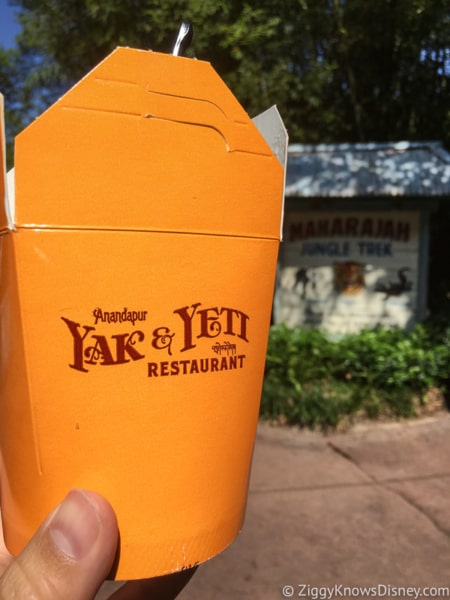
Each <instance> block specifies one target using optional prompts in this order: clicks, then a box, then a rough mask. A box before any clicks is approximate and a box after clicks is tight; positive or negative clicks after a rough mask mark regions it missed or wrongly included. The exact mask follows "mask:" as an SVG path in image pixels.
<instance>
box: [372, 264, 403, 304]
mask: <svg viewBox="0 0 450 600" xmlns="http://www.w3.org/2000/svg"><path fill="white" fill-rule="evenodd" d="M410 270H411V269H410V268H409V267H402V268H401V269H399V270H398V271H397V277H398V281H388V282H387V283H385V282H383V281H379V282H378V283H377V284H376V286H375V291H376V292H381V293H383V294H385V296H384V300H387V299H388V298H391V297H392V296H401V295H402V294H403V293H405V292H410V291H411V290H412V281H409V280H408V278H407V277H406V275H405V273H406V272H407V271H410Z"/></svg>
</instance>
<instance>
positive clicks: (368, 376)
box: [261, 325, 450, 429]
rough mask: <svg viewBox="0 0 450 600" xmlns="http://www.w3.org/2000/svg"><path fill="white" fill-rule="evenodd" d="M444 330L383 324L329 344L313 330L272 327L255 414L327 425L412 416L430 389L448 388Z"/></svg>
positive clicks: (449, 352)
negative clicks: (356, 419)
mask: <svg viewBox="0 0 450 600" xmlns="http://www.w3.org/2000/svg"><path fill="white" fill-rule="evenodd" d="M449 373H450V328H448V329H447V330H444V331H443V332H441V333H439V332H438V331H437V330H435V329H433V328H432V327H428V326H424V325H418V326H416V328H415V329H414V330H413V331H411V332H409V333H405V332H403V331H400V330H385V329H381V328H377V329H372V330H364V331H362V332H361V333H359V334H357V335H349V336H346V337H344V338H342V339H341V340H339V341H334V342H333V341H331V340H330V339H329V338H327V337H326V335H324V334H323V333H321V332H320V331H318V330H314V329H307V328H299V329H289V328H288V327H287V326H285V325H277V326H274V327H272V328H271V332H270V337H269V345H268V351H267V361H266V370H265V379H264V386H263V394H262V401H261V416H262V417H263V418H268V419H280V418H281V419H282V420H283V421H285V422H287V423H298V424H300V425H302V426H306V427H312V428H315V427H320V428H322V429H327V428H330V427H336V426H337V425H338V424H339V423H340V422H341V421H342V420H343V419H351V418H352V417H354V416H355V415H357V414H363V415H365V416H367V417H369V418H377V417H379V416H381V415H389V416H393V417H412V416H414V415H415V414H416V412H417V405H418V402H419V404H420V402H423V401H424V398H425V394H426V392H427V391H428V390H429V389H430V388H433V387H438V388H441V389H443V391H444V392H447V393H448V389H447V386H448V385H449V379H448V378H449Z"/></svg>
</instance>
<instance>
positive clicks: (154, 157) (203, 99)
mask: <svg viewBox="0 0 450 600" xmlns="http://www.w3.org/2000/svg"><path fill="white" fill-rule="evenodd" d="M169 74H170V76H169ZM168 157H170V160H168ZM180 179H182V180H183V182H184V188H183V189H182V193H180V186H179V181H180ZM283 180H284V171H283V168H282V166H281V165H280V163H279V161H278V160H277V158H276V157H275V155H274V153H273V152H272V150H271V149H270V147H269V146H268V144H267V143H266V141H265V140H264V138H263V136H262V135H261V134H260V132H259V131H258V128H257V127H256V126H255V125H254V123H253V122H252V121H251V119H250V117H249V116H248V115H247V114H246V113H245V111H244V110H243V109H242V107H241V106H240V104H239V102H238V101H237V100H236V98H235V97H234V96H233V94H232V93H231V91H230V90H229V89H228V88H227V86H226V85H225V84H224V82H223V81H222V80H221V79H220V77H219V76H218V75H217V73H216V72H215V71H214V69H213V68H212V67H211V65H210V64H209V63H206V62H203V61H198V60H192V59H187V58H181V57H175V56H172V55H167V54H159V53H155V52H149V51H141V50H134V49H130V48H117V49H116V50H115V51H114V52H112V53H111V54H110V55H109V56H108V57H107V58H106V59H105V60H104V61H103V62H102V63H100V65H98V66H97V67H96V68H94V69H93V71H91V72H90V73H89V74H88V75H87V76H86V77H84V78H83V79H82V80H81V81H80V82H79V83H78V84H77V85H76V86H74V88H72V89H71V90H70V91H69V92H67V94H65V95H64V96H63V97H62V98H61V99H60V100H59V101H58V102H56V103H55V104H54V105H53V106H52V107H51V108H50V109H48V110H47V111H46V112H45V113H43V114H42V115H41V116H40V117H39V118H38V119H36V120H35V121H34V122H33V123H32V124H31V125H30V126H29V127H27V128H26V129H25V130H24V131H23V132H22V133H21V134H19V136H18V137H17V140H16V198H17V206H16V211H15V212H16V222H15V224H16V226H17V227H36V226H39V227H51V228H61V227H64V228H66V227H69V228H90V229H92V228H96V229H98V228H110V229H121V230H151V231H172V232H189V233H211V234H217V235H220V234H224V235H236V236H245V237H249V236H250V237H261V238H270V239H279V237H280V222H281V215H282V198H280V190H281V189H282V188H283V184H282V182H283ZM152 189H157V190H158V196H157V197H154V196H153V195H152V193H151V192H152Z"/></svg>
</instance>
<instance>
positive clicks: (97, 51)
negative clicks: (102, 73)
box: [0, 0, 450, 145]
mask: <svg viewBox="0 0 450 600" xmlns="http://www.w3.org/2000/svg"><path fill="white" fill-rule="evenodd" d="M10 2H11V4H12V5H13V6H15V8H16V10H17V13H18V16H19V20H20V24H21V26H22V30H21V32H20V34H19V37H18V41H19V52H18V56H17V57H16V59H15V61H14V70H15V74H14V77H15V80H16V81H18V82H20V85H19V86H18V88H17V90H18V97H16V100H17V101H14V106H13V107H11V110H14V111H15V112H16V114H17V115H19V117H20V118H21V119H22V122H23V123H26V122H27V121H29V120H30V119H32V118H33V117H34V116H35V115H36V114H39V113H40V112H41V111H42V109H43V108H44V107H45V106H46V105H48V103H49V102H51V101H53V100H55V99H56V98H57V97H58V96H59V95H60V94H61V92H62V91H64V90H65V89H67V88H68V87H69V86H70V85H71V84H73V83H75V82H76V81H77V80H78V79H79V78H80V77H81V76H83V75H84V74H85V73H86V72H87V71H89V70H90V69H91V68H92V67H93V66H94V65H95V64H97V63H98V62H99V61H100V60H102V59H103V58H104V57H105V56H106V55H107V54H108V53H109V52H110V51H111V50H112V49H113V48H115V47H116V46H117V45H128V46H132V47H139V48H151V49H153V50H156V51H160V52H170V51H171V49H172V47H173V44H174V41H175V38H176V34H177V30H178V27H179V25H180V23H181V21H183V20H189V21H191V22H192V23H193V24H194V41H193V45H192V48H191V50H190V51H189V52H188V55H190V56H193V55H195V56H196V57H197V58H199V59H202V60H208V61H210V62H211V63H212V65H213V66H214V67H215V69H216V70H217V71H218V72H219V74H220V75H221V76H222V77H223V78H224V79H225V81H226V82H227V83H228V85H229V86H230V87H231V89H232V90H233V91H234V93H235V94H236V96H237V98H238V99H239V100H240V102H241V103H242V104H243V106H244V107H245V108H246V110H247V111H248V113H249V114H251V115H254V114H256V113H258V112H260V111H261V110H263V109H265V108H267V107H268V106H270V105H271V104H277V105H278V107H279V109H280V112H281V114H282V115H283V118H284V120H285V122H286V125H287V127H288V130H289V133H290V139H291V141H292V142H304V143H322V142H340V141H345V142H355V141H364V140H370V141H389V140H398V139H411V140H415V139H440V140H442V141H444V143H446V144H447V145H450V97H449V94H448V84H449V77H450V70H449V55H448V52H449V50H448V28H449V24H450V12H449V10H448V8H449V4H448V2H449V0H396V1H393V0H379V1H378V2H369V3H368V2H366V1H365V0H278V1H276V2H274V1H273V0H270V1H269V0H260V1H259V2H258V3H250V2H248V0H222V2H216V1H215V0H202V1H200V0H166V1H165V2H160V1H159V0H102V1H100V0H46V1H45V2H42V0H10ZM3 86H4V81H3V78H2V79H0V89H1V88H2V87H3Z"/></svg>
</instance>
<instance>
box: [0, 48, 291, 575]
mask: <svg viewBox="0 0 450 600" xmlns="http://www.w3.org/2000/svg"><path fill="white" fill-rule="evenodd" d="M278 141H279V140H278ZM15 152H16V155H15V199H11V198H10V201H9V205H8V206H9V208H8V210H7V211H5V214H4V215H3V217H2V222H1V223H0V227H1V235H0V256H1V371H0V375H1V377H0V396H1V404H0V441H1V450H2V461H3V469H2V480H1V491H2V497H1V501H2V511H3V524H4V529H5V535H6V543H7V546H8V548H9V549H10V550H11V552H13V553H17V552H19V551H20V550H21V549H22V548H23V546H24V544H25V543H26V542H27V540H29V538H30V537H31V536H32V534H33V533H34V531H35V530H36V528H37V527H38V525H39V524H40V522H41V521H42V519H43V518H44V517H45V515H46V514H47V513H48V512H49V511H50V510H51V508H52V507H53V506H55V504H56V503H58V502H59V501H60V500H61V499H62V498H63V497H64V495H65V494H66V492H67V491H68V490H69V489H70V488H72V487H82V488H89V489H93V490H96V491H98V492H99V493H101V494H103V495H104V496H105V497H106V498H107V499H108V500H109V501H110V502H111V504H112V505H113V507H114V509H115V511H116V514H117V517H118V522H119V528H120V535H121V549H120V558H119V561H118V569H117V573H116V578H117V579H129V578H141V577H150V576H155V575H161V574H165V573H171V572H174V571H178V570H181V569H184V568H188V567H190V566H192V565H195V564H197V563H199V562H202V561H204V560H206V559H208V558H210V557H211V556H213V555H215V554H216V553H218V552H220V551H221V550H222V549H223V548H225V547H226V546H227V545H228V544H229V543H231V541H232V540H233V539H234V538H235V536H236V535H237V534H238V532H239V530H240V528H241V526H242V522H243V517H244V511H245V504H246V498H247V490H248V480H249V473H250V465H251V457H252V449H253V444H254V438H255V430H256V425H257V420H258V410H259V400H260V393H261V384H262V378H263V370H264V362H265V352H266V343H267V335H268V327H269V323H270V314H271V306H272V293H273V286H274V276H275V268H276V260H277V251H278V245H279V232H280V221H281V214H282V196H283V183H284V170H283V167H282V165H281V164H280V162H279V160H277V158H276V156H275V155H274V153H273V151H272V150H271V148H270V147H269V145H268V144H267V143H266V141H265V140H264V138H263V136H262V135H261V133H260V132H259V131H258V129H257V127H256V126H255V124H254V123H253V122H252V121H251V120H250V119H249V117H248V115H247V114H246V113H245V112H244V110H243V109H242V107H241V106H240V105H239V103H238V102H237V100H236V99H235V98H234V96H233V95H232V93H231V92H230V91H229V89H228V88H227V87H226V85H225V84H224V83H223V82H222V81H221V79H220V78H219V77H218V75H217V74H216V73H215V71H214V70H213V69H212V67H211V66H210V65H209V64H208V63H206V62H202V61H196V60H191V59H186V58H180V57H174V56H171V55H164V54H158V53H153V52H146V51H140V50H132V49H128V48H118V49H117V50H115V51H114V52H113V53H112V54H111V55H110V56H109V57H107V58H106V59H105V60H104V61H103V62H102V63H101V64H100V65H98V66H97V67H96V68H95V69H94V70H93V71H92V72H91V73H89V74H88V75H87V76H86V77H85V78H84V79H82V80H81V81H80V82H79V83H78V84H77V85H76V86H75V87H74V88H73V89H71V90H70V91H69V92H68V93H67V94H66V95H65V96H63V97H62V98H61V99H60V100H59V101H58V102H56V103H55V104H54V105H53V106H52V107H51V108H50V109H49V110H47V111H46V112H45V113H44V114H43V115H41V117H39V118H38V119H37V120H36V121H35V122H34V123H32V124H31V125H30V126H29V127H28V128H27V129H25V130H24V131H23V132H22V133H21V134H20V135H19V136H18V138H17V140H16V149H15ZM7 213H9V217H8V216H7Z"/></svg>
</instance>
